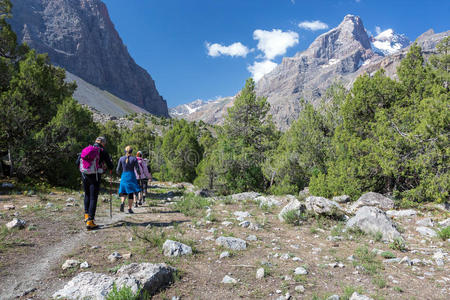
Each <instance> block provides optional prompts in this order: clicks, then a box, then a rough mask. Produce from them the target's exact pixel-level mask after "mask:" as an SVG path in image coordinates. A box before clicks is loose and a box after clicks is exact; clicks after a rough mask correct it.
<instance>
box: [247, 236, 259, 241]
mask: <svg viewBox="0 0 450 300" xmlns="http://www.w3.org/2000/svg"><path fill="white" fill-rule="evenodd" d="M257 240H258V238H257V237H256V235H254V234H250V235H249V236H247V241H251V242H254V241H257Z"/></svg>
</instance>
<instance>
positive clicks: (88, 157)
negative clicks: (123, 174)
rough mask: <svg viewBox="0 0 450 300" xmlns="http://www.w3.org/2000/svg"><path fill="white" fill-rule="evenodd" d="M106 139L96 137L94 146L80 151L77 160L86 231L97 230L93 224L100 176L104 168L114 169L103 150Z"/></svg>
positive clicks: (96, 226) (109, 158)
mask: <svg viewBox="0 0 450 300" xmlns="http://www.w3.org/2000/svg"><path fill="white" fill-rule="evenodd" d="M105 146H106V139H105V138H104V137H102V136H101V137H98V138H97V139H96V140H95V143H94V145H89V146H87V147H86V148H84V149H83V150H82V151H81V154H79V155H78V158H77V162H76V163H77V166H78V168H79V169H80V172H81V179H82V181H83V188H84V222H85V223H86V228H87V229H88V230H92V229H96V228H98V225H97V224H95V222H94V220H95V212H96V210H97V200H98V193H99V191H100V180H101V175H102V174H103V173H104V172H105V164H106V167H107V168H108V169H110V170H112V169H113V168H114V165H113V163H112V160H111V157H110V156H109V154H108V152H107V151H106V150H105Z"/></svg>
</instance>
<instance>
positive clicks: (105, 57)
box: [11, 0, 168, 116]
mask: <svg viewBox="0 0 450 300" xmlns="http://www.w3.org/2000/svg"><path fill="white" fill-rule="evenodd" d="M12 2H13V5H14V7H13V15H14V17H13V19H12V20H11V24H12V26H13V29H14V30H15V31H16V33H17V34H18V37H19V40H21V41H23V42H26V43H27V44H28V45H30V46H31V47H32V48H35V49H37V51H39V52H42V53H44V52H46V53H48V54H49V56H50V58H51V60H52V63H54V64H56V65H59V66H61V67H64V68H65V69H66V70H67V71H69V72H71V73H73V74H75V75H77V76H79V77H81V78H82V79H83V80H85V81H87V82H89V83H90V84H93V85H95V86H97V87H99V88H101V89H105V90H107V91H109V92H110V93H112V94H114V95H116V96H118V97H120V98H122V99H124V100H126V101H129V102H131V103H133V104H135V105H137V106H139V107H141V108H144V109H145V110H147V111H148V112H150V113H153V114H155V115H159V116H168V109H167V103H166V101H165V100H164V99H163V98H162V97H161V96H160V95H159V93H158V91H157V89H156V86H155V82H154V81H153V79H152V78H151V77H150V75H149V74H148V73H147V72H146V71H145V70H144V69H142V68H141V67H140V66H138V65H137V64H136V63H135V62H134V60H133V58H132V57H131V56H130V54H129V53H128V50H127V48H126V46H125V45H124V44H123V42H122V40H121V38H120V36H119V34H118V33H117V31H116V30H115V28H114V25H113V23H112V22H111V19H110V17H109V14H108V10H107V8H106V6H105V4H104V3H103V2H102V1H101V0H12Z"/></svg>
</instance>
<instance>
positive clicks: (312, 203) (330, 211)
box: [305, 196, 344, 218]
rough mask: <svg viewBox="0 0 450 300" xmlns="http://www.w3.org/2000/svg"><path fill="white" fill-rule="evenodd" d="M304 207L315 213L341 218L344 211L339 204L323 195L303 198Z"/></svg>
mask: <svg viewBox="0 0 450 300" xmlns="http://www.w3.org/2000/svg"><path fill="white" fill-rule="evenodd" d="M305 206H306V209H307V210H309V211H312V212H314V213H315V214H317V215H323V216H330V217H338V218H342V217H343V216H344V211H343V210H342V208H341V206H340V205H339V204H338V203H337V202H335V201H332V200H328V199H326V198H323V197H316V196H309V197H308V198H306V200H305Z"/></svg>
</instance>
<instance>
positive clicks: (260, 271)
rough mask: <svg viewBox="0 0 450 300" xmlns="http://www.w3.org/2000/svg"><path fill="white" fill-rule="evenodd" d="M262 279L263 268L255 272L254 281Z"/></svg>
mask: <svg viewBox="0 0 450 300" xmlns="http://www.w3.org/2000/svg"><path fill="white" fill-rule="evenodd" d="M261 278H264V268H259V269H258V270H257V271H256V279H261Z"/></svg>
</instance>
